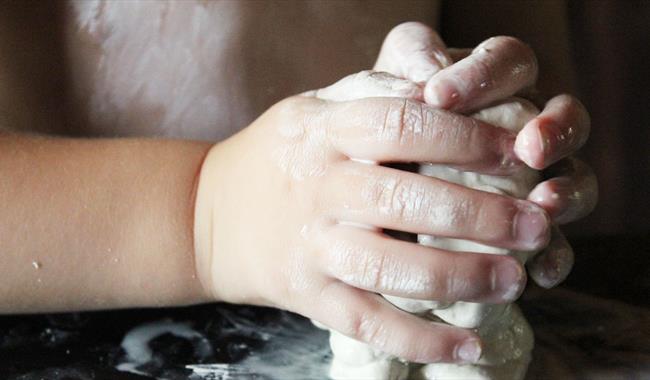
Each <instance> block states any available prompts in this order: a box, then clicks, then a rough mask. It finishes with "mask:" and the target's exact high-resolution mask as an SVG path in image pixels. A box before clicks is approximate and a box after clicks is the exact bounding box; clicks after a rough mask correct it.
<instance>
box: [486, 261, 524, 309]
mask: <svg viewBox="0 0 650 380" xmlns="http://www.w3.org/2000/svg"><path fill="white" fill-rule="evenodd" d="M490 275H491V278H490V280H491V286H492V290H493V291H495V292H498V293H499V294H500V295H501V298H502V299H503V300H504V301H506V302H511V301H514V300H516V299H517V298H518V297H519V295H520V294H521V292H522V291H523V289H524V286H525V283H526V276H525V274H524V270H523V269H522V267H521V265H518V264H517V263H515V262H514V261H511V260H507V261H505V260H504V261H503V262H500V263H499V264H497V265H495V266H494V267H493V268H492V271H491V273H490Z"/></svg>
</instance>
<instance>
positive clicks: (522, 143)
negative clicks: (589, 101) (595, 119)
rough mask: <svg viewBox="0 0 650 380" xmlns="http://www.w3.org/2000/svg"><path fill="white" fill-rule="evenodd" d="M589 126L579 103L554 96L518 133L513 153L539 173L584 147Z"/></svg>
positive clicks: (587, 117) (560, 96)
mask: <svg viewBox="0 0 650 380" xmlns="http://www.w3.org/2000/svg"><path fill="white" fill-rule="evenodd" d="M590 124H591V122H590V118H589V114H588V113H587V110H586V109H585V107H584V106H583V105H582V104H581V103H580V101H578V100H577V99H576V98H574V97H572V96H569V95H559V96H556V97H554V98H553V99H551V100H550V101H549V102H548V103H546V107H545V108H544V110H543V111H542V112H541V113H540V114H539V115H538V116H537V117H536V118H534V119H533V120H531V121H529V122H528V123H527V124H526V125H525V126H524V128H523V129H522V130H521V132H519V134H518V135H517V141H516V142H515V152H516V153H517V156H519V158H521V160H523V161H524V162H525V163H526V164H527V165H528V166H530V167H532V168H534V169H543V168H545V167H547V166H549V165H550V164H552V163H554V162H556V161H558V160H560V159H562V158H564V157H566V156H568V155H570V154H572V153H574V152H575V151H576V150H578V149H579V148H580V147H581V146H582V145H584V143H585V142H586V141H587V137H588V136H589V130H590Z"/></svg>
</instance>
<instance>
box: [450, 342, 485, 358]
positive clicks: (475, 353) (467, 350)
mask: <svg viewBox="0 0 650 380" xmlns="http://www.w3.org/2000/svg"><path fill="white" fill-rule="evenodd" d="M456 358H458V359H459V360H461V361H464V362H469V363H476V362H477V361H478V360H479V359H480V358H481V342H479V340H478V339H474V338H470V339H466V340H464V341H463V342H462V343H461V344H459V345H458V346H456Z"/></svg>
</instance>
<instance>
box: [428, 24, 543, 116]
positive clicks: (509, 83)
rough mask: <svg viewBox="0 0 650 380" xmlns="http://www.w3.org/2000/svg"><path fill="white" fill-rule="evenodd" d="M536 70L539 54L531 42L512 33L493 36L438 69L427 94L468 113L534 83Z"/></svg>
mask: <svg viewBox="0 0 650 380" xmlns="http://www.w3.org/2000/svg"><path fill="white" fill-rule="evenodd" d="M537 72H538V65H537V58H536V56H535V53H534V52H533V51H532V49H531V48H530V47H528V45H526V44H525V43H523V42H521V41H519V40H518V39H516V38H513V37H493V38H490V39H488V40H486V41H484V42H483V43H481V44H480V45H479V46H477V47H476V48H475V49H474V50H473V51H472V54H470V55H469V56H468V57H466V58H464V59H462V60H460V61H459V62H456V63H455V64H453V65H451V66H449V67H447V68H445V69H443V70H441V71H439V72H438V73H436V74H435V75H434V76H433V77H432V78H431V79H430V80H429V82H427V85H426V87H425V91H424V98H425V101H426V102H427V103H429V104H431V105H433V106H436V107H439V108H443V109H448V110H453V111H456V112H463V113H466V112H470V111H474V110H477V109H480V108H482V107H483V106H486V105H489V104H491V103H492V102H494V101H496V100H499V99H504V98H507V97H509V96H512V95H515V94H516V93H518V92H519V91H521V90H522V89H525V88H527V87H529V86H531V85H533V84H534V83H535V81H536V79H537Z"/></svg>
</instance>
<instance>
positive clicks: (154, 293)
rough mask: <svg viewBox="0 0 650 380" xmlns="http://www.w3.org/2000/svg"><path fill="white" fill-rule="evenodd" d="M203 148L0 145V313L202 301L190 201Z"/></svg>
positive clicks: (58, 141) (178, 144) (13, 139)
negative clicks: (195, 256) (0, 213)
mask: <svg viewBox="0 0 650 380" xmlns="http://www.w3.org/2000/svg"><path fill="white" fill-rule="evenodd" d="M208 149H209V145H208V144H205V143H195V142H183V141H171V140H142V139H103V140H87V139H63V138H46V137H27V136H20V135H6V134H5V135H2V137H0V178H2V180H1V182H0V184H1V185H0V205H2V216H0V284H1V286H0V312H2V313H8V312H41V311H55V310H79V309H99V308H116V307H129V306H163V305H175V304H187V303H195V302H201V301H205V300H206V299H207V297H206V296H205V295H204V294H205V293H204V291H203V289H202V287H201V285H200V283H199V281H198V278H197V276H196V274H195V272H196V270H195V265H194V256H193V237H192V226H193V210H194V200H193V196H194V195H193V193H194V188H195V182H196V177H197V175H198V173H199V169H200V166H201V163H202V160H203V158H204V156H205V154H206V152H207V150H208Z"/></svg>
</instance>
